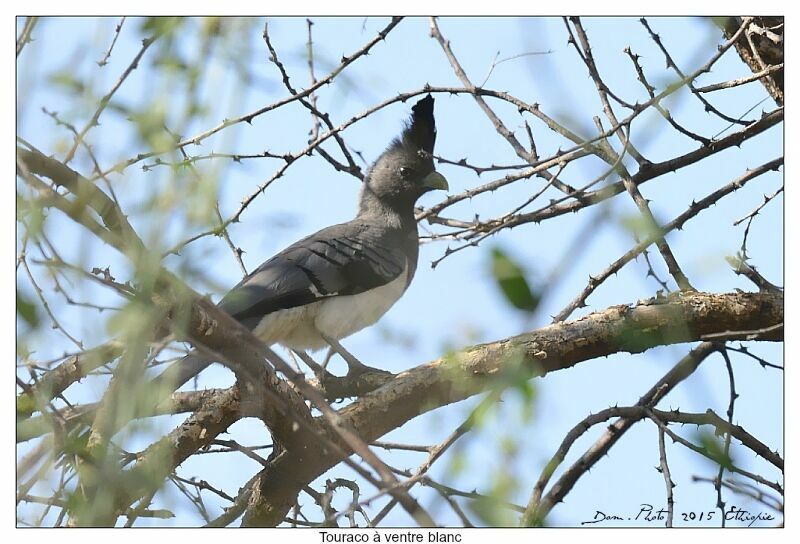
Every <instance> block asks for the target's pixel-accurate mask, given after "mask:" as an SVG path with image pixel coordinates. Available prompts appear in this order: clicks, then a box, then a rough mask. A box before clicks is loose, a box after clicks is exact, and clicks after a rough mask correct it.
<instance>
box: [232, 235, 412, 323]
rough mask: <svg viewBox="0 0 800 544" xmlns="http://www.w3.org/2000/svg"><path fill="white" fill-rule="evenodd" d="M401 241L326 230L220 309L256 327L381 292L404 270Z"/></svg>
mask: <svg viewBox="0 0 800 544" xmlns="http://www.w3.org/2000/svg"><path fill="white" fill-rule="evenodd" d="M402 236H403V235H402V233H400V232H399V231H397V230H394V229H387V228H382V227H378V226H375V225H371V224H365V223H355V222H350V223H343V224H340V225H334V226H331V227H328V228H326V229H323V230H321V231H319V232H317V233H315V234H312V235H311V236H309V237H307V238H304V239H302V240H300V241H298V242H296V243H294V244H292V245H291V246H289V247H288V248H286V249H284V250H283V251H281V252H280V253H278V254H277V255H275V256H274V257H272V258H271V259H270V260H268V261H266V262H265V263H264V264H262V265H261V266H260V267H258V268H257V269H256V270H254V271H253V272H252V273H251V274H250V275H248V276H247V277H246V278H244V279H243V280H242V281H241V283H239V285H237V286H236V287H234V288H233V289H232V290H231V291H230V292H229V293H228V294H227V295H225V297H224V298H223V299H222V301H221V302H220V303H219V307H220V308H221V309H222V310H223V311H225V312H227V313H228V314H230V315H231V316H233V317H234V318H236V319H237V320H239V321H240V322H242V323H243V324H244V325H245V326H248V327H250V328H254V327H255V326H256V325H257V324H258V323H259V321H260V320H261V318H262V317H263V316H265V315H267V314H270V313H272V312H275V311H277V310H283V309H288V308H294V307H297V306H302V305H305V304H310V303H312V302H315V301H318V300H321V299H324V298H329V297H334V296H337V295H356V294H358V293H363V292H364V291H368V290H370V289H374V288H376V287H380V286H382V285H385V284H387V283H389V282H391V281H392V280H394V279H396V278H397V277H399V276H400V275H401V274H402V273H403V272H404V271H405V269H406V266H407V264H408V263H407V260H408V257H407V256H406V255H405V253H404V251H403V250H402V248H403V247H404V246H405V244H403V240H402Z"/></svg>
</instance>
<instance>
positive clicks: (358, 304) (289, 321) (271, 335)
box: [253, 271, 408, 350]
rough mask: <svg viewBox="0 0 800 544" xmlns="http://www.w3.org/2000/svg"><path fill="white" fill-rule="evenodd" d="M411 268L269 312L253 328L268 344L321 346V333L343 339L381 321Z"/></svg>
mask: <svg viewBox="0 0 800 544" xmlns="http://www.w3.org/2000/svg"><path fill="white" fill-rule="evenodd" d="M407 273H408V272H407V271H406V272H404V273H403V274H401V275H400V276H398V277H397V278H396V279H394V280H392V281H391V282H389V283H387V284H386V285H382V286H381V287H377V288H375V289H370V290H368V291H365V292H363V293H359V294H357V295H343V296H337V297H331V298H327V299H324V300H320V301H317V302H312V303H311V304H307V305H305V306H300V307H297V308H289V309H288V310H278V311H277V312H273V313H271V314H269V315H267V316H265V317H264V318H263V319H262V320H261V322H260V323H259V324H258V326H257V327H256V328H255V330H254V331H253V332H254V333H255V335H256V336H258V337H259V338H261V339H262V340H263V341H264V342H265V343H267V344H274V343H279V344H282V345H284V346H286V347H288V348H290V349H294V350H307V349H312V350H314V349H320V348H322V347H326V346H327V345H328V344H327V342H325V340H324V339H323V338H322V336H321V335H320V332H321V333H322V334H324V335H325V336H328V337H331V338H334V339H336V340H340V339H342V338H346V337H347V336H350V335H351V334H353V333H356V332H358V331H360V330H361V329H363V328H364V327H368V326H370V325H372V324H373V323H375V322H376V321H378V319H380V318H381V316H382V315H383V314H385V313H386V312H387V311H388V310H389V308H391V307H392V305H393V304H394V303H395V302H397V300H398V299H399V298H400V296H401V295H402V294H403V292H404V291H405V289H406V278H407Z"/></svg>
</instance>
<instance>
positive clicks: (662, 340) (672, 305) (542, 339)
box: [244, 293, 783, 526]
mask: <svg viewBox="0 0 800 544" xmlns="http://www.w3.org/2000/svg"><path fill="white" fill-rule="evenodd" d="M782 323H783V297H782V296H780V295H776V294H770V293H728V294H709V293H679V294H675V295H672V296H670V297H668V298H666V299H658V300H655V299H653V300H647V301H642V302H640V303H638V304H637V305H635V306H629V305H620V306H613V307H611V308H609V309H607V310H605V311H602V312H596V313H593V314H591V315H589V316H586V317H584V318H582V319H579V320H577V321H572V322H570V323H557V324H553V325H550V326H547V327H544V328H542V329H539V330H536V331H533V332H530V333H526V334H522V335H519V336H515V337H512V338H507V339H504V340H500V341H497V342H492V343H489V344H482V345H478V346H474V347H472V348H468V349H466V350H464V351H463V352H461V353H458V354H455V355H452V356H449V357H445V358H442V359H439V360H436V361H433V362H431V363H428V364H425V365H422V366H418V367H416V368H413V369H411V370H408V371H407V372H403V373H401V374H399V375H398V376H397V377H396V378H394V379H393V380H392V381H390V382H389V383H387V384H386V385H384V386H383V387H381V388H379V389H377V390H375V391H373V392H371V393H369V394H367V395H365V396H364V397H362V398H360V399H358V400H357V401H355V402H354V403H352V404H350V405H349V406H347V407H346V408H344V409H342V410H341V411H340V414H341V416H342V420H343V421H344V422H346V423H347V424H349V425H350V426H351V428H352V429H354V430H355V432H357V433H358V434H359V435H360V436H361V437H362V438H363V439H364V440H365V441H373V440H375V439H377V438H379V437H380V436H382V435H384V434H386V433H387V432H389V431H390V430H392V429H395V428H398V427H400V426H401V425H403V424H404V423H405V422H407V421H409V420H411V419H413V418H415V417H417V416H418V415H420V414H423V413H425V412H428V411H430V410H433V409H435V408H439V407H441V406H445V405H447V404H451V403H453V402H457V401H460V400H463V399H465V398H468V397H470V396H473V395H475V394H478V393H480V392H482V391H486V390H490V389H492V388H493V387H496V386H497V385H498V383H500V382H502V377H503V376H506V377H507V376H509V375H511V376H520V373H522V374H521V376H520V377H533V376H543V375H545V374H547V373H549V372H554V371H557V370H561V369H564V368H569V367H571V366H574V365H575V364H577V363H579V362H583V361H587V360H590V359H594V358H597V357H602V356H605V355H610V354H612V353H617V352H621V351H622V352H630V353H640V352H642V351H645V350H647V349H649V348H651V347H654V346H658V345H665V344H674V343H682V342H691V341H696V340H699V339H700V338H701V336H703V335H705V334H709V333H714V332H715V331H717V332H724V333H725V334H726V335H727V336H728V337H729V339H735V338H741V337H742V333H738V332H730V331H744V330H752V329H755V328H762V327H764V326H770V325H776V326H778V327H777V328H776V329H774V330H770V331H768V332H766V333H764V335H763V336H762V338H761V339H762V340H772V341H778V340H781V339H782V338H783V329H782V325H780V324H782ZM376 414H380V416H379V417H376ZM338 461H339V459H338V458H337V456H336V455H333V454H332V453H331V452H324V451H323V452H318V454H317V455H315V456H314V457H310V458H309V457H306V456H298V455H296V454H293V452H291V451H287V452H284V454H281V455H280V456H279V457H278V458H276V459H275V460H274V462H273V463H272V464H271V466H270V467H268V468H266V469H264V470H263V471H262V472H261V473H260V475H259V477H258V481H257V482H256V484H255V487H254V490H253V494H252V496H251V497H250V507H249V509H248V512H249V516H246V517H245V520H244V524H245V525H251V526H265V525H266V526H273V525H277V524H278V523H280V522H281V521H282V520H283V518H284V517H285V515H286V513H287V512H288V511H289V509H290V508H291V506H292V504H294V501H295V497H296V496H297V493H298V492H299V491H300V489H301V488H302V486H303V485H305V484H306V483H308V482H310V481H311V480H313V479H314V478H316V477H317V476H319V475H320V474H322V473H324V472H325V471H326V470H328V469H329V468H331V467H333V466H334V465H335V464H336V463H338Z"/></svg>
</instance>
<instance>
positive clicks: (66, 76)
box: [48, 71, 86, 94]
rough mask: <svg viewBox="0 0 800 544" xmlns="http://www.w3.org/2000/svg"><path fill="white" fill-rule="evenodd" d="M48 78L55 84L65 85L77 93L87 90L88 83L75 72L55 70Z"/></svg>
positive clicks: (64, 86) (67, 88)
mask: <svg viewBox="0 0 800 544" xmlns="http://www.w3.org/2000/svg"><path fill="white" fill-rule="evenodd" d="M48 79H49V80H50V83H52V84H53V85H54V86H59V87H63V88H65V89H66V90H68V91H72V92H74V93H75V94H80V93H82V92H84V91H85V90H86V85H85V84H84V82H83V81H82V80H80V79H78V78H77V77H75V74H74V73H73V72H69V71H64V72H54V73H52V74H50V77H49V78H48Z"/></svg>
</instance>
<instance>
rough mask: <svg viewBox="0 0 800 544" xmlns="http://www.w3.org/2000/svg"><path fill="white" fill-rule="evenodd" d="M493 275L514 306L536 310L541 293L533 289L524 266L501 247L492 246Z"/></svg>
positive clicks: (526, 310)
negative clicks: (526, 276)
mask: <svg viewBox="0 0 800 544" xmlns="http://www.w3.org/2000/svg"><path fill="white" fill-rule="evenodd" d="M492 276H494V279H495V281H496V282H497V285H498V287H500V290H501V291H502V292H503V295H505V297H506V300H508V302H509V303H511V305H512V306H514V307H515V308H517V309H519V310H522V311H524V312H529V313H533V312H534V311H535V310H536V307H537V306H538V305H539V301H540V300H541V298H542V297H541V294H540V293H539V292H538V291H537V290H535V289H531V286H530V284H529V283H528V280H527V279H526V278H525V273H524V271H523V269H522V267H521V266H520V265H519V264H517V263H516V262H515V261H514V260H512V259H511V258H510V257H509V256H508V254H507V253H506V252H505V251H504V250H503V249H500V248H499V247H495V248H492Z"/></svg>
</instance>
